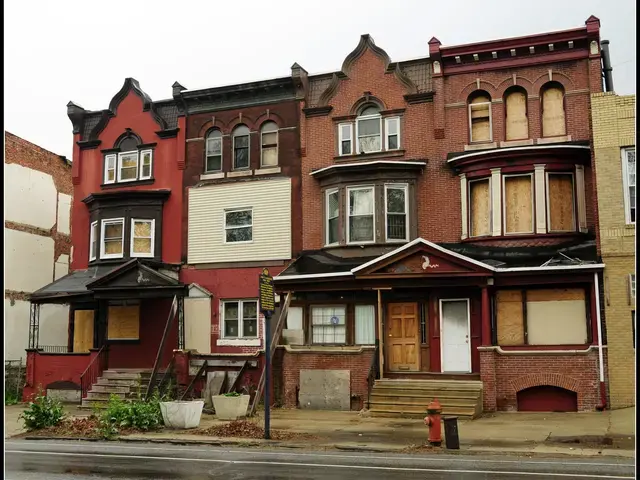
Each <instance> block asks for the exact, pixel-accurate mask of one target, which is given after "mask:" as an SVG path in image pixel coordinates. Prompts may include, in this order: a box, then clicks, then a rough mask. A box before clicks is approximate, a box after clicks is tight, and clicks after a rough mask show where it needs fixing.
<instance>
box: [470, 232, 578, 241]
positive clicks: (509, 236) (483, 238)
mask: <svg viewBox="0 0 640 480" xmlns="http://www.w3.org/2000/svg"><path fill="white" fill-rule="evenodd" d="M577 235H586V232H585V233H582V232H579V231H577V230H576V231H575V232H553V233H509V234H506V235H496V236H493V235H482V236H479V237H468V238H461V239H460V241H461V242H463V243H469V242H485V241H487V240H492V241H493V240H514V239H515V240H529V239H533V238H566V237H572V236H577Z"/></svg>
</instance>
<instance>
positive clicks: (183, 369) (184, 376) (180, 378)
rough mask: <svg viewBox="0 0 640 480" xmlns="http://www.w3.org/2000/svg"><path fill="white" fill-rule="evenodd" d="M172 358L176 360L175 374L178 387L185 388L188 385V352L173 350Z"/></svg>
mask: <svg viewBox="0 0 640 480" xmlns="http://www.w3.org/2000/svg"><path fill="white" fill-rule="evenodd" d="M173 356H174V358H175V359H176V362H175V364H174V365H175V372H176V382H177V383H178V385H180V386H183V387H186V386H187V385H189V351H188V350H174V351H173Z"/></svg>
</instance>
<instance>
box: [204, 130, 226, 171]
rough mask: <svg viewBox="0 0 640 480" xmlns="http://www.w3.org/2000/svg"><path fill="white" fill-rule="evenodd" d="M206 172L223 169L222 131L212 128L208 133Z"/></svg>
mask: <svg viewBox="0 0 640 480" xmlns="http://www.w3.org/2000/svg"><path fill="white" fill-rule="evenodd" d="M205 155H206V157H207V158H206V159H205V166H204V171H205V172H207V173H208V172H219V171H220V170H222V132H221V131H220V130H211V131H210V132H209V133H208V134H207V145H206V153H205Z"/></svg>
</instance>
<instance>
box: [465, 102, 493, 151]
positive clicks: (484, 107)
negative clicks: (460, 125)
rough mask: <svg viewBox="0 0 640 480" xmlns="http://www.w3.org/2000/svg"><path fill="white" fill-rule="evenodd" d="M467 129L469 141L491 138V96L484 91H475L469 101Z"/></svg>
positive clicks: (487, 140)
mask: <svg viewBox="0 0 640 480" xmlns="http://www.w3.org/2000/svg"><path fill="white" fill-rule="evenodd" d="M469 130H470V138H471V143H474V142H490V141H491V139H492V138H493V132H492V125H491V97H490V96H489V94H488V93H486V92H481V93H476V94H475V95H474V96H473V97H472V98H471V101H470V102H469Z"/></svg>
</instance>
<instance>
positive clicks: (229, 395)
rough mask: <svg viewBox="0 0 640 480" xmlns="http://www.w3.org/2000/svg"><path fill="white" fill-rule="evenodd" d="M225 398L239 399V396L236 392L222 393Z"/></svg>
mask: <svg viewBox="0 0 640 480" xmlns="http://www.w3.org/2000/svg"><path fill="white" fill-rule="evenodd" d="M222 395H223V396H225V397H239V396H240V394H239V393H238V392H229V393H223V394H222Z"/></svg>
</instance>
